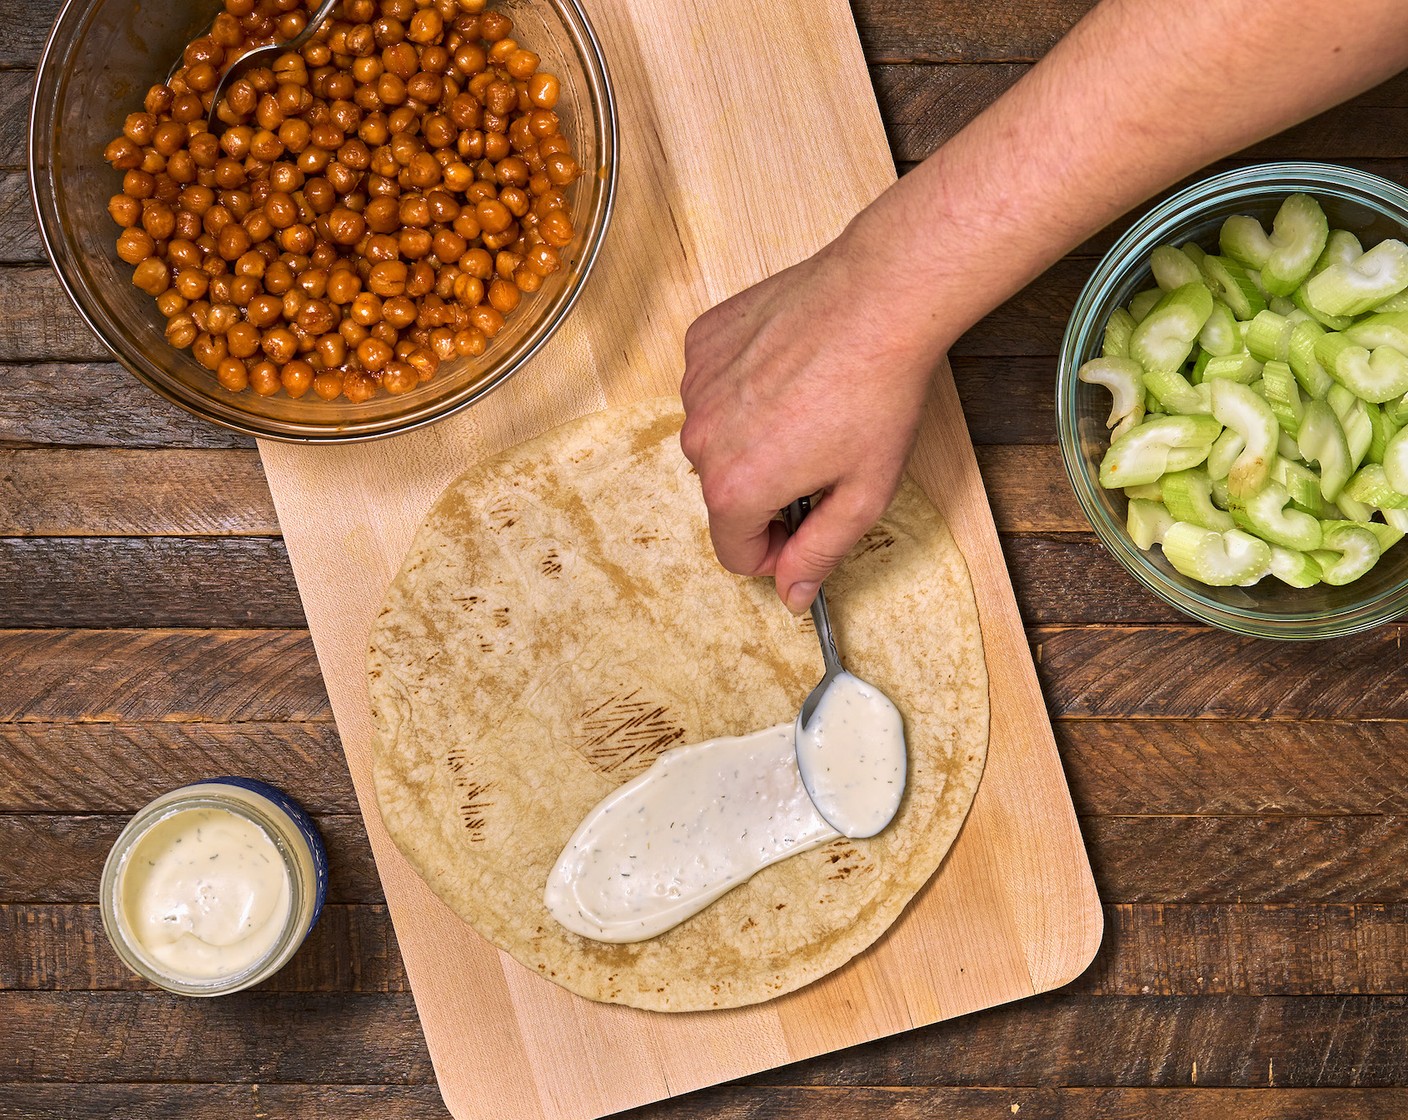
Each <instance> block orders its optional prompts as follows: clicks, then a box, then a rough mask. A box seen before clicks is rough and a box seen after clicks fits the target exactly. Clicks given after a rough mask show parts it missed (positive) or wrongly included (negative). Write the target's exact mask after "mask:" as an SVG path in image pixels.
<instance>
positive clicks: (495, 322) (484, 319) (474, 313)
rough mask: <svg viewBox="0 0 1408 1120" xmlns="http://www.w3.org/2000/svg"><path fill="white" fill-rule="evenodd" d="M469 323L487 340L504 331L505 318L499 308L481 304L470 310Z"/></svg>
mask: <svg viewBox="0 0 1408 1120" xmlns="http://www.w3.org/2000/svg"><path fill="white" fill-rule="evenodd" d="M469 322H470V325H471V326H473V327H474V328H476V329H477V330H478V331H480V333H482V334H483V335H484V337H485V338H493V337H494V336H495V335H496V334H498V333H499V331H501V330H503V326H504V317H503V313H502V312H500V311H499V309H498V308H496V307H494V306H492V305H491V304H487V303H481V304H478V305H477V306H475V307H473V308H471V309H470V312H469Z"/></svg>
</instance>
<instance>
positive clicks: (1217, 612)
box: [1056, 162, 1408, 639]
mask: <svg viewBox="0 0 1408 1120" xmlns="http://www.w3.org/2000/svg"><path fill="white" fill-rule="evenodd" d="M1296 192H1304V193H1306V194H1310V195H1313V196H1314V197H1315V198H1316V199H1317V200H1318V201H1319V202H1320V204H1321V206H1322V207H1323V208H1324V210H1325V212H1326V214H1327V216H1328V217H1329V220H1330V226H1331V227H1332V228H1341V229H1348V230H1351V231H1352V232H1354V233H1355V234H1357V235H1358V236H1359V238H1360V240H1361V241H1362V242H1363V243H1364V245H1365V247H1366V248H1368V247H1369V246H1371V245H1373V244H1376V243H1377V242H1379V241H1381V240H1383V239H1384V238H1386V237H1397V238H1400V239H1408V190H1405V189H1404V188H1403V187H1401V186H1399V185H1398V184H1397V183H1393V182H1390V181H1389V180H1387V179H1383V178H1380V177H1379V176H1377V175H1371V174H1369V173H1368V172H1364V171H1359V170H1356V169H1354V168H1349V167H1339V166H1335V165H1333V164H1326V163H1311V162H1287V163H1268V164H1259V165H1257V166H1253V167H1245V168H1239V169H1236V170H1233V171H1226V172H1222V173H1220V174H1217V175H1213V176H1211V177H1209V178H1206V179H1203V180H1201V181H1199V182H1197V183H1194V184H1193V185H1192V186H1189V187H1187V188H1185V189H1184V190H1181V191H1179V192H1178V193H1176V194H1174V195H1171V196H1170V197H1169V198H1167V199H1166V200H1164V201H1163V202H1161V203H1159V204H1158V205H1157V206H1155V207H1154V208H1153V209H1151V210H1150V211H1149V212H1148V213H1146V214H1145V215H1144V216H1143V217H1141V218H1140V219H1139V220H1138V221H1136V222H1135V223H1134V224H1133V225H1132V226H1131V227H1130V228H1129V229H1128V230H1127V231H1126V232H1125V233H1124V234H1123V236H1121V237H1120V238H1119V240H1117V241H1116V242H1115V244H1114V246H1113V247H1112V248H1111V249H1110V251H1109V252H1108V253H1106V254H1105V256H1104V257H1103V258H1102V259H1101V261H1100V263H1099V264H1098V265H1097V266H1096V268H1095V271H1094V272H1093V273H1092V274H1091V277H1090V279H1089V280H1088V281H1087V282H1086V284H1085V287H1084V288H1083V289H1082V290H1081V293H1080V296H1079V297H1078V298H1077V300H1076V304H1075V309H1074V310H1073V311H1072V313H1071V317H1070V320H1069V321H1068V323H1067V325H1066V331H1065V335H1064V337H1063V338H1062V340H1061V353H1060V358H1059V366H1058V371H1057V391H1056V423H1057V430H1058V433H1059V438H1060V444H1061V458H1062V460H1063V461H1064V463H1065V467H1066V474H1067V476H1068V477H1069V479H1070V482H1071V486H1072V488H1073V489H1074V490H1075V494H1076V500H1077V501H1078V502H1079V503H1080V507H1081V510H1082V511H1083V512H1084V514H1085V516H1086V518H1087V519H1088V520H1089V521H1090V524H1091V527H1092V528H1093V529H1094V530H1095V533H1096V536H1098V537H1099V538H1100V541H1101V543H1102V544H1103V545H1104V546H1105V548H1106V549H1108V550H1109V552H1110V553H1111V554H1112V555H1113V556H1114V557H1115V559H1116V560H1118V561H1119V562H1120V564H1121V565H1123V567H1124V568H1125V569H1126V570H1127V571H1128V572H1129V573H1130V574H1131V575H1132V576H1134V578H1135V579H1136V580H1138V581H1139V583H1140V584H1142V585H1143V586H1144V587H1145V588H1147V589H1148V590H1149V591H1151V592H1153V593H1154V594H1155V595H1156V596H1158V597H1159V598H1160V599H1162V600H1163V601H1164V602H1166V603H1168V604H1170V605H1171V606H1173V607H1176V608H1177V609H1178V610H1180V611H1182V612H1183V613H1185V614H1187V615H1190V616H1192V617H1193V618H1196V619H1200V620H1201V621H1204V622H1207V623H1210V624H1211V625H1213V626H1218V627H1221V628H1222V629H1224V630H1230V631H1233V632H1234V633H1238V634H1246V635H1251V636H1255V637H1263V638H1286V639H1306V638H1331V637H1338V636H1342V635H1345V634H1352V633H1356V632H1358V631H1360V630H1366V629H1368V628H1370V627H1372V626H1376V625H1378V624H1379V623H1382V622H1387V621H1389V620H1391V619H1394V618H1397V617H1398V616H1399V615H1401V614H1403V613H1404V612H1405V611H1408V544H1402V543H1400V544H1399V545H1397V546H1395V547H1394V548H1393V549H1390V550H1389V551H1387V552H1386V553H1385V554H1384V557H1383V559H1382V560H1380V562H1379V563H1378V564H1377V565H1376V566H1375V567H1374V568H1373V569H1372V570H1371V571H1370V572H1369V573H1368V574H1367V575H1365V576H1364V577H1362V578H1361V579H1360V580H1357V581H1356V582H1354V583H1351V584H1347V585H1345V586H1342V587H1330V586H1326V585H1318V586H1316V587H1311V588H1304V589H1297V588H1292V587H1288V586H1286V585H1285V584H1282V583H1281V582H1280V581H1279V580H1276V579H1275V578H1274V577H1270V576H1268V577H1266V578H1265V579H1263V580H1262V581H1261V582H1260V583H1257V584H1255V585H1253V586H1251V587H1206V586H1204V585H1202V584H1200V583H1197V582H1195V581H1193V580H1190V579H1188V578H1187V577H1185V576H1183V575H1182V574H1180V573H1179V572H1177V571H1175V570H1174V569H1173V567H1172V566H1171V565H1170V564H1168V562H1167V561H1165V560H1164V558H1163V554H1162V552H1161V551H1160V550H1155V551H1153V552H1144V551H1143V550H1141V549H1140V548H1138V547H1137V546H1136V545H1135V544H1134V543H1133V541H1131V540H1130V538H1129V534H1128V532H1127V531H1126V529H1125V511H1126V501H1125V498H1124V495H1123V494H1122V493H1120V492H1119V491H1108V490H1105V489H1104V488H1103V487H1101V485H1100V482H1099V477H1098V476H1099V467H1100V459H1101V457H1102V456H1103V455H1104V452H1105V449H1106V448H1107V447H1108V446H1109V433H1108V431H1107V430H1106V428H1105V419H1106V417H1107V415H1108V413H1109V395H1108V393H1107V392H1106V391H1105V390H1104V389H1102V388H1101V387H1100V386H1098V385H1087V384H1084V383H1082V382H1080V381H1079V380H1077V378H1076V371H1077V370H1079V368H1080V366H1081V365H1082V363H1084V362H1086V361H1087V360H1089V359H1091V358H1094V357H1097V356H1098V355H1099V353H1100V347H1101V343H1102V340H1103V334H1104V329H1105V323H1106V322H1107V320H1108V319H1109V317H1110V313H1111V312H1112V311H1113V310H1114V309H1115V308H1117V307H1121V306H1125V305H1127V304H1128V303H1129V300H1130V297H1131V296H1133V295H1134V294H1135V293H1136V292H1138V291H1140V290H1142V289H1144V288H1147V287H1150V286H1151V285H1152V272H1151V270H1150V267H1149V255H1150V253H1151V252H1152V251H1153V250H1154V249H1155V248H1156V247H1157V246H1159V245H1164V244H1169V243H1172V244H1177V245H1182V244H1184V243H1185V242H1188V241H1196V242H1198V243H1199V244H1200V245H1202V246H1203V247H1204V248H1215V247H1216V244H1217V233H1218V230H1219V229H1220V228H1221V225H1222V222H1223V220H1224V219H1225V218H1227V217H1229V216H1230V215H1232V214H1251V215H1253V216H1254V217H1257V218H1258V219H1260V220H1261V221H1262V222H1263V223H1264V224H1265V225H1267V226H1269V225H1270V222H1271V218H1272V216H1273V215H1274V214H1275V212H1276V209H1277V207H1278V206H1279V205H1280V203H1281V201H1282V200H1283V199H1284V198H1285V196H1286V195H1288V194H1294V193H1296Z"/></svg>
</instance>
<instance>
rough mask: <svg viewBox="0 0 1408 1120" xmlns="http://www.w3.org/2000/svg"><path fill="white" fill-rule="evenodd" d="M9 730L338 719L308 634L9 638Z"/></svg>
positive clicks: (4, 710) (5, 652) (5, 713)
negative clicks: (35, 725) (24, 725)
mask: <svg viewBox="0 0 1408 1120" xmlns="http://www.w3.org/2000/svg"><path fill="white" fill-rule="evenodd" d="M0 665H7V666H14V667H15V668H17V669H18V668H19V667H21V666H22V667H23V670H24V671H23V672H9V673H6V674H4V676H3V677H0V723H3V722H18V721H32V722H41V723H42V722H53V721H55V720H73V721H79V722H104V723H130V722H134V721H142V720H150V719H163V720H169V719H181V720H208V721H211V722H216V723H225V722H233V721H240V720H308V719H316V718H319V717H322V716H325V715H326V714H327V712H328V702H327V693H326V691H325V690H324V688H323V681H322V676H321V674H320V673H319V671H318V663H317V658H316V657H315V656H314V653H313V646H312V643H311V642H309V641H308V635H307V633H306V632H305V631H302V630H292V631H289V630H4V631H0Z"/></svg>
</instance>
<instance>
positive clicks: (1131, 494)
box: [1124, 478, 1164, 503]
mask: <svg viewBox="0 0 1408 1120" xmlns="http://www.w3.org/2000/svg"><path fill="white" fill-rule="evenodd" d="M1124 496H1125V497H1126V498H1142V499H1143V500H1144V501H1146V502H1159V503H1162V502H1163V500H1164V486H1163V479H1162V478H1156V479H1154V481H1153V482H1144V483H1141V484H1140V485H1138V486H1126V487H1125V488H1124Z"/></svg>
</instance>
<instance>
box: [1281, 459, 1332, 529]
mask: <svg viewBox="0 0 1408 1120" xmlns="http://www.w3.org/2000/svg"><path fill="white" fill-rule="evenodd" d="M1271 477H1272V479H1273V480H1275V481H1276V482H1278V483H1280V484H1281V485H1282V486H1284V487H1285V488H1286V493H1287V494H1289V495H1290V499H1291V505H1293V506H1295V507H1296V509H1298V510H1300V511H1301V512H1303V513H1310V514H1314V515H1315V516H1316V517H1321V518H1323V517H1328V516H1329V513H1330V503H1329V502H1327V501H1326V500H1325V496H1324V495H1323V494H1321V493H1320V476H1319V475H1318V474H1316V473H1315V472H1314V471H1313V470H1311V469H1310V468H1309V467H1307V466H1306V465H1305V464H1304V463H1301V462H1299V461H1298V460H1296V459H1292V458H1289V457H1287V456H1284V455H1278V456H1277V457H1276V461H1275V462H1274V463H1272V464H1271Z"/></svg>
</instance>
